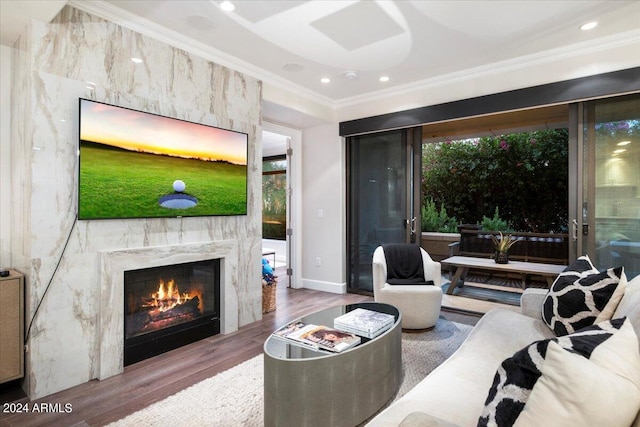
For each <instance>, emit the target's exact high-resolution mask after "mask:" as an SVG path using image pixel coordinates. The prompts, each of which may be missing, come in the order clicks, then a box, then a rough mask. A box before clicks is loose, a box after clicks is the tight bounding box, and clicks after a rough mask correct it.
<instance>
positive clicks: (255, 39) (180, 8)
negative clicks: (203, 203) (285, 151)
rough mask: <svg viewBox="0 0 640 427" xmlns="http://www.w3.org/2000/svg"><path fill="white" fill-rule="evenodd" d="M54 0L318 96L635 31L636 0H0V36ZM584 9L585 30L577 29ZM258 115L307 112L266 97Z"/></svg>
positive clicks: (338, 98) (344, 100)
mask: <svg viewBox="0 0 640 427" xmlns="http://www.w3.org/2000/svg"><path fill="white" fill-rule="evenodd" d="M66 3H68V4H70V5H72V6H74V7H76V8H79V9H83V10H86V11H87V12H89V13H92V14H94V15H97V16H101V17H103V18H105V19H109V20H110V21H113V22H116V23H118V24H120V25H123V26H125V27H128V28H131V29H133V30H135V31H139V32H141V33H143V34H147V35H150V36H152V37H156V38H160V39H161V40H163V41H166V42H168V43H171V44H174V45H176V46H179V47H182V48H185V47H187V48H189V49H192V50H194V51H196V52H198V53H200V54H204V56H205V57H207V58H209V59H211V60H214V61H216V62H218V63H220V64H222V65H226V66H229V67H231V68H233V69H235V70H238V71H240V72H243V73H246V74H249V75H252V76H254V77H256V78H258V79H261V80H263V81H264V82H265V84H269V85H271V86H273V87H277V88H284V89H286V90H288V91H292V92H294V93H298V94H301V95H303V96H306V97H309V98H312V99H313V100H314V101H315V102H318V103H320V104H322V105H327V106H329V107H335V106H337V105H348V104H349V103H350V102H367V99H373V98H374V97H376V96H379V95H380V94H387V93H393V92H394V91H401V90H405V91H406V90H407V88H409V87H413V88H419V87H420V85H421V82H427V81H428V82H430V83H431V84H433V82H434V80H436V81H437V80H438V79H443V80H444V79H447V78H454V77H456V76H460V75H464V74H468V73H470V72H472V71H473V70H483V69H487V67H491V66H492V64H493V66H495V64H496V63H500V64H502V65H503V66H504V64H509V63H513V64H516V63H518V61H521V60H522V58H529V59H530V58H532V57H533V58H537V59H543V58H545V57H546V56H551V55H556V56H557V55H559V54H562V52H570V51H571V49H572V48H573V47H575V48H576V49H582V50H585V49H591V48H593V49H594V52H597V49H596V48H597V47H599V46H616V45H620V44H625V43H628V42H629V41H637V40H639V39H640V1H636V0H632V1H623V0H617V1H611V0H602V1H600V0H587V1H583V0H553V1H552V0H508V1H506V0H504V1H503V0H457V1H451V0H402V1H379V0H308V1H301V0H236V1H234V2H233V3H234V4H235V5H236V10H235V11H234V12H231V13H229V12H224V11H223V10H221V8H220V3H221V1H219V0H69V1H68V2H67V1H64V0H0V18H1V21H0V27H1V33H2V40H1V42H2V44H5V45H12V44H13V42H14V41H15V40H16V38H17V37H18V35H19V34H20V33H21V32H22V30H23V29H24V26H25V25H26V23H27V22H28V20H29V19H37V20H40V21H45V22H48V21H50V20H51V19H52V18H53V17H54V16H55V15H56V14H57V12H58V11H59V10H60V9H61V8H62V7H63V6H64V5H65V4H66ZM591 20H597V21H598V26H597V27H596V28H595V29H594V30H591V31H581V30H579V26H580V25H581V24H583V23H585V22H588V21H591ZM638 55H640V52H639V53H638ZM348 73H355V77H353V76H352V77H351V78H350V77H347V74H348ZM382 75H386V76H388V77H389V81H387V82H384V83H383V82H380V81H379V77H380V76H382ZM322 77H328V78H330V79H331V82H330V83H326V84H324V83H321V81H320V79H321V78H322ZM263 117H264V118H266V119H270V118H272V117H277V118H278V119H279V122H280V123H283V124H286V123H291V124H294V123H295V126H294V127H298V128H305V127H307V126H311V125H314V124H317V123H318V119H316V118H313V117H311V116H308V115H305V114H303V113H300V112H299V111H296V110H294V109H290V108H288V107H287V106H285V105H275V104H271V103H268V102H264V105H263Z"/></svg>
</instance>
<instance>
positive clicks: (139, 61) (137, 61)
mask: <svg viewBox="0 0 640 427" xmlns="http://www.w3.org/2000/svg"><path fill="white" fill-rule="evenodd" d="M131 62H133V63H134V64H141V63H142V59H140V58H136V57H133V58H131Z"/></svg>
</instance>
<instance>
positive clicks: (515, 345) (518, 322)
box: [367, 309, 554, 427]
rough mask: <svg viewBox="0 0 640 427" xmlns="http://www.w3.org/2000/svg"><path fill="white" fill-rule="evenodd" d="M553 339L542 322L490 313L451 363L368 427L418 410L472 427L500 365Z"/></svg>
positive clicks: (513, 314) (381, 426)
mask: <svg viewBox="0 0 640 427" xmlns="http://www.w3.org/2000/svg"><path fill="white" fill-rule="evenodd" d="M553 337H554V334H553V331H551V329H549V328H548V327H547V325H545V324H544V322H543V321H542V320H536V319H532V318H531V317H528V316H524V315H522V314H520V313H517V312H514V311H511V310H505V309H495V310H491V311H489V312H488V313H487V314H485V315H484V316H483V317H482V319H480V321H479V322H478V323H477V325H476V326H475V327H474V328H473V330H472V331H471V334H470V335H469V337H468V338H467V339H466V340H465V342H464V343H463V344H462V346H460V348H459V349H458V350H456V352H455V353H454V354H453V355H452V356H451V357H450V358H449V359H447V360H446V361H445V362H444V363H443V364H442V365H440V366H438V367H437V368H436V369H435V370H433V372H431V373H430V374H429V375H427V377H426V378H425V379H423V380H422V381H420V382H419V383H418V384H417V385H416V386H415V387H414V388H413V389H411V390H409V391H408V392H407V394H405V395H404V396H402V398H401V399H399V400H398V401H396V402H395V403H394V404H393V405H391V406H389V407H388V408H386V409H385V410H384V411H382V412H381V413H380V414H378V415H377V416H376V417H375V418H374V419H373V420H371V421H370V423H369V424H367V427H388V426H397V425H399V424H400V423H401V422H402V421H403V420H404V419H405V417H406V416H407V415H408V414H410V413H412V412H416V411H419V412H425V413H428V414H429V415H432V416H434V417H437V418H440V419H442V420H445V421H448V422H450V423H454V424H458V425H460V426H466V427H468V426H473V425H475V424H476V423H477V422H478V416H479V415H480V413H481V412H482V408H483V407H484V402H485V399H486V396H487V390H489V387H491V383H492V382H493V377H494V375H495V372H496V370H497V369H498V367H499V366H500V363H502V361H504V360H505V359H506V358H507V357H510V356H512V355H513V353H515V352H516V351H517V350H519V349H521V348H523V347H524V346H526V345H528V344H530V343H532V342H534V341H539V340H543V339H547V338H553Z"/></svg>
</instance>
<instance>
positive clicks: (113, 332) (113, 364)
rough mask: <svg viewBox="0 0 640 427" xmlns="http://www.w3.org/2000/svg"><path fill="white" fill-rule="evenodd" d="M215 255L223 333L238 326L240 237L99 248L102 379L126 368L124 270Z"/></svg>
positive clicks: (99, 331)
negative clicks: (107, 248) (111, 248)
mask: <svg viewBox="0 0 640 427" xmlns="http://www.w3.org/2000/svg"><path fill="white" fill-rule="evenodd" d="M216 258H220V333H222V334H228V333H231V332H234V331H237V330H238V294H237V292H236V286H237V276H235V273H234V272H237V271H238V242H237V241H235V240H222V241H215V242H207V243H193V244H180V245H170V246H153V247H145V248H134V249H122V250H110V251H102V252H100V305H99V308H100V312H99V313H100V314H99V320H98V325H99V329H98V334H99V336H98V353H99V354H98V356H99V357H98V360H99V371H98V372H99V375H98V378H99V379H101V380H103V379H106V378H109V377H112V376H114V375H117V374H120V373H122V372H123V370H124V303H123V301H124V272H125V271H127V270H135V269H140V268H150V267H160V266H166V265H171V264H180V263H186V262H196V261H204V260H209V259H216Z"/></svg>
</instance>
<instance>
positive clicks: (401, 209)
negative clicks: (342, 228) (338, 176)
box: [347, 128, 420, 293]
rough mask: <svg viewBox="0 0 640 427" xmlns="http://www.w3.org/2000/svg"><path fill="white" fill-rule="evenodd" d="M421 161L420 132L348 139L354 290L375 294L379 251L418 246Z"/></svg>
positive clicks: (349, 274)
mask: <svg viewBox="0 0 640 427" xmlns="http://www.w3.org/2000/svg"><path fill="white" fill-rule="evenodd" d="M419 162H420V129H419V128H417V129H415V128H414V129H402V130H395V131H390V132H383V133H376V134H369V135H362V136H354V137H349V138H347V164H348V167H347V174H348V177H347V255H348V257H349V258H348V263H347V270H348V271H347V287H348V290H349V291H350V292H362V293H369V292H372V291H373V284H372V279H371V259H372V256H373V251H374V250H375V248H376V247H378V246H379V245H381V244H383V243H401V242H419V240H420V239H417V238H416V236H418V235H419V232H420V230H419V227H420V224H419V222H420V220H419V217H420V215H419V203H420V200H419V186H420V180H419V179H416V173H418V172H419V171H420V164H419ZM416 195H418V196H416Z"/></svg>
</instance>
